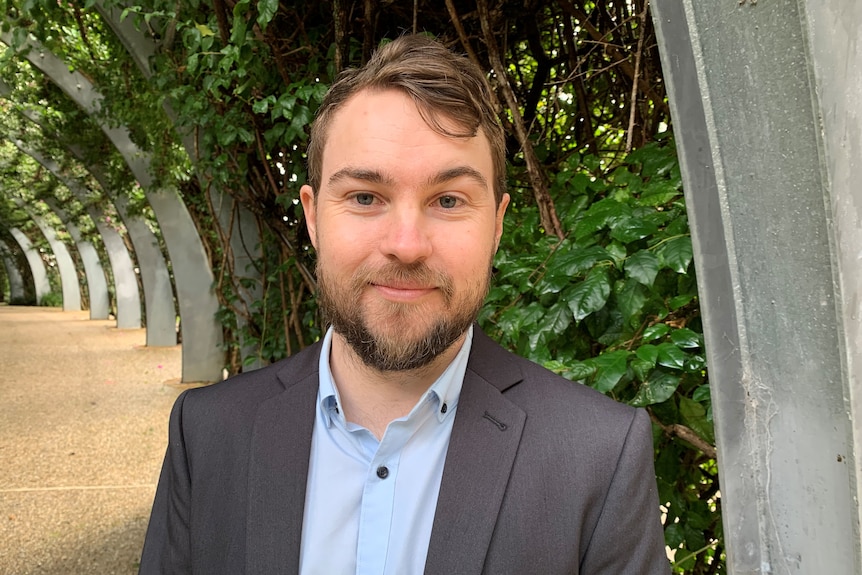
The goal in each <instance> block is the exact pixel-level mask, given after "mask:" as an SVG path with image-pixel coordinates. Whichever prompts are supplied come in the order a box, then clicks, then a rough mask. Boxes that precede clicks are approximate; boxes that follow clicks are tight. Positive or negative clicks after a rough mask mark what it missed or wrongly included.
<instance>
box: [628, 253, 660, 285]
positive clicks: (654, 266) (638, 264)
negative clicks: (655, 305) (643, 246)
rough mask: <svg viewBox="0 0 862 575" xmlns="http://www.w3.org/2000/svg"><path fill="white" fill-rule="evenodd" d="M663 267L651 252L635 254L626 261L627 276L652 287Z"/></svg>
mask: <svg viewBox="0 0 862 575" xmlns="http://www.w3.org/2000/svg"><path fill="white" fill-rule="evenodd" d="M660 267H661V262H660V261H659V259H658V257H656V255H655V254H653V253H652V252H650V251H647V250H641V251H639V252H635V253H633V254H632V255H630V256H629V257H628V259H626V264H625V270H626V275H627V276H629V277H630V278H632V279H636V280H637V281H639V282H640V283H642V284H643V285H645V286H647V287H651V286H652V285H653V283H655V277H656V275H657V274H658V271H659V269H660Z"/></svg>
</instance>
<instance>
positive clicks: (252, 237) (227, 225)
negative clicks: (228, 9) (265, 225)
mask: <svg viewBox="0 0 862 575" xmlns="http://www.w3.org/2000/svg"><path fill="white" fill-rule="evenodd" d="M96 10H98V12H99V13H100V14H101V15H102V18H104V20H105V21H106V22H107V23H108V25H109V26H110V27H111V29H112V30H113V31H114V33H115V34H116V35H117V37H118V38H119V39H120V41H121V42H122V43H123V45H124V46H125V47H126V50H127V51H128V52H129V54H130V55H131V56H132V59H133V60H134V61H135V63H136V64H137V66H138V69H139V70H140V71H141V73H142V74H143V75H144V76H145V77H147V78H149V77H150V76H152V71H151V70H150V62H151V58H152V57H153V55H154V54H155V50H156V44H155V42H154V40H153V38H152V37H151V36H147V35H145V33H144V32H143V31H142V30H139V29H138V28H137V27H135V25H134V23H133V21H132V20H133V19H132V18H126V19H125V20H120V11H119V10H117V9H116V8H106V7H105V6H104V4H103V3H102V2H96ZM165 111H166V113H167V114H168V116H169V117H170V118H171V119H173V118H175V114H174V112H173V110H172V109H171V106H170V103H169V102H167V101H165ZM180 137H181V139H182V142H183V146H184V147H185V149H186V153H187V154H188V156H189V158H191V161H192V163H193V164H195V165H197V163H198V158H197V152H196V146H195V142H194V138H193V136H192V135H191V134H189V133H188V132H186V133H184V134H180ZM202 181H203V180H202ZM201 187H202V188H203V189H208V190H209V194H210V201H211V204H212V206H213V209H214V211H215V214H214V215H215V216H216V217H217V218H218V222H219V224H220V226H221V229H222V230H223V231H224V233H225V234H226V235H227V236H228V244H229V246H230V252H231V255H232V257H233V270H234V274H235V276H236V277H235V279H236V280H237V281H236V283H237V284H238V285H239V284H242V285H244V286H248V287H242V288H240V290H239V294H238V295H239V297H240V298H241V299H242V301H243V302H244V304H245V306H246V308H247V309H252V305H253V304H254V303H255V302H256V301H260V299H261V298H263V281H262V280H263V278H262V277H261V275H260V273H259V272H258V270H256V269H255V267H254V262H255V260H259V259H260V258H261V255H262V252H261V247H260V230H259V229H258V225H257V219H256V218H255V216H254V214H252V213H251V212H250V211H248V210H247V209H246V208H245V207H243V206H242V205H241V204H240V203H239V202H237V201H236V200H235V199H234V198H233V197H232V196H231V195H230V194H226V193H223V192H222V191H221V190H218V189H217V188H216V186H215V185H214V184H209V185H202V186H201ZM236 322H237V327H238V328H239V330H238V331H239V339H240V346H241V357H242V360H243V371H251V370H253V369H258V368H260V367H262V366H263V362H262V361H261V360H260V351H259V349H258V348H257V347H256V346H254V345H249V344H246V343H244V341H243V339H244V336H243V328H244V327H245V325H246V320H245V318H244V317H243V315H242V314H237V315H236ZM249 357H251V358H255V359H254V360H253V361H251V362H250V363H248V364H246V359H247V358H249Z"/></svg>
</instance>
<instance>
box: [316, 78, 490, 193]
mask: <svg viewBox="0 0 862 575" xmlns="http://www.w3.org/2000/svg"><path fill="white" fill-rule="evenodd" d="M440 121H441V123H442V124H443V126H444V128H446V129H448V128H449V126H447V125H446V123H447V122H452V121H451V120H449V119H447V118H445V117H442V118H440ZM451 127H452V130H453V131H456V132H457V131H460V130H459V129H458V126H457V125H456V124H454V122H452V123H451ZM327 131H328V134H327V137H326V141H325V144H324V147H323V155H322V172H323V177H324V181H325V180H326V178H327V177H328V175H327V174H331V173H332V172H333V171H336V170H339V169H342V168H343V167H344V166H345V165H352V164H355V163H357V162H358V163H361V164H362V165H365V164H367V163H369V162H370V163H373V164H380V165H381V166H380V167H385V165H386V164H387V163H389V164H393V163H394V164H398V165H400V166H407V165H419V164H425V165H427V166H428V167H430V166H431V165H435V164H436V165H440V164H447V163H449V164H451V163H458V162H460V163H466V164H469V165H470V166H471V167H473V168H474V169H476V170H478V171H481V172H486V171H487V174H488V177H489V181H490V174H491V173H492V165H493V162H492V154H491V147H490V143H489V141H488V138H487V137H486V136H485V135H484V133H483V132H482V131H481V130H479V133H478V134H477V135H476V136H474V137H466V138H459V137H452V136H447V135H444V134H441V133H439V132H438V131H435V130H434V129H433V128H432V127H431V126H429V125H428V123H427V122H426V121H425V119H424V118H423V116H422V114H421V113H420V111H419V109H418V107H417V105H416V103H415V102H414V101H413V99H412V98H410V96H408V95H407V94H405V93H404V92H402V91H400V90H394V89H386V90H370V89H366V90H363V91H361V92H359V93H357V94H355V95H353V96H351V97H350V98H349V99H348V100H347V101H346V102H345V103H344V105H343V106H342V107H341V108H340V109H339V110H338V111H337V112H336V113H335V114H334V115H333V117H332V120H331V122H330V125H329V129H328V130H327Z"/></svg>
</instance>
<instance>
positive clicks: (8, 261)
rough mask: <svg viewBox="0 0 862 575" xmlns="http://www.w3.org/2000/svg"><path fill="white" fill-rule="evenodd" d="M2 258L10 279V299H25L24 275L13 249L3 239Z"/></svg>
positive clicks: (0, 257) (7, 276)
mask: <svg viewBox="0 0 862 575" xmlns="http://www.w3.org/2000/svg"><path fill="white" fill-rule="evenodd" d="M0 259H2V260H3V268H4V269H5V270H6V278H7V279H8V280H9V301H10V302H14V301H23V300H24V298H25V297H27V296H26V294H25V292H24V276H22V275H21V271H20V270H19V269H18V265H17V264H16V263H15V258H13V257H12V251H11V250H10V249H9V246H7V245H6V242H4V241H3V240H0Z"/></svg>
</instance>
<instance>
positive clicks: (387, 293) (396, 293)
mask: <svg viewBox="0 0 862 575" xmlns="http://www.w3.org/2000/svg"><path fill="white" fill-rule="evenodd" d="M371 287H372V288H374V290H375V291H377V293H379V294H380V295H382V296H383V297H384V298H385V299H388V300H391V301H403V302H409V301H415V300H418V299H421V298H423V297H425V296H427V295H429V294H431V293H433V292H435V291H437V288H436V287H433V286H430V287H429V286H420V285H410V284H377V283H372V284H371Z"/></svg>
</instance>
